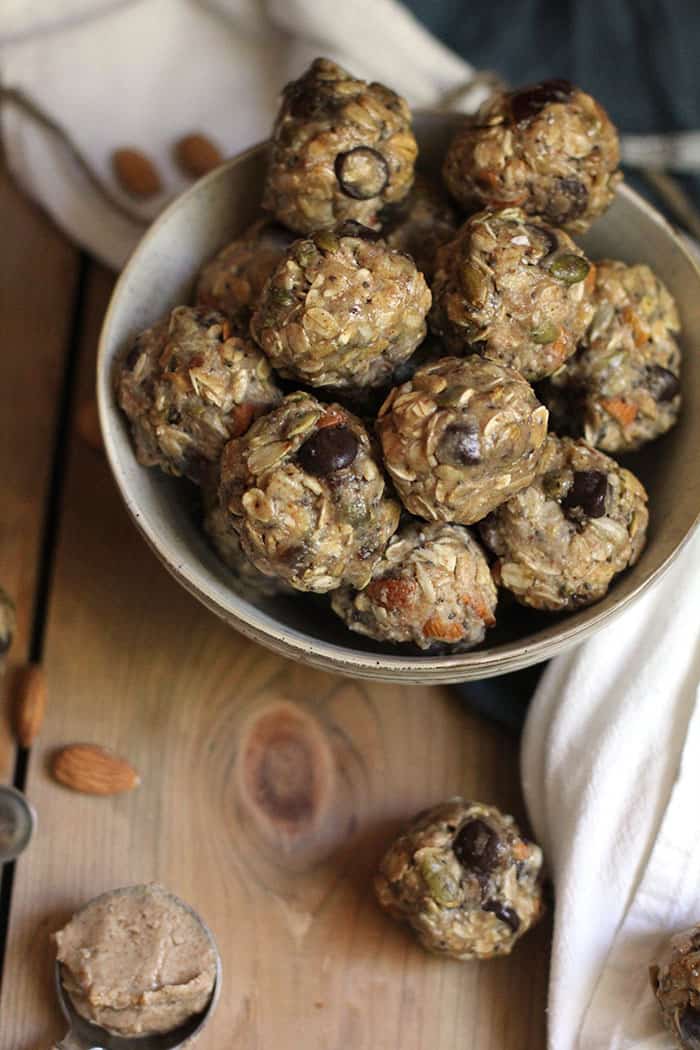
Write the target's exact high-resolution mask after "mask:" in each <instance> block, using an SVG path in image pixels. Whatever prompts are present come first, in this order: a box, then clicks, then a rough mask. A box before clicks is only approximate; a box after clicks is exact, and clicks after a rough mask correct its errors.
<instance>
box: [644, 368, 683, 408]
mask: <svg viewBox="0 0 700 1050" xmlns="http://www.w3.org/2000/svg"><path fill="white" fill-rule="evenodd" d="M647 383H648V385H649V393H650V394H651V396H652V397H653V398H654V400H655V401H673V399H674V397H676V396H677V394H679V393H680V391H681V384H680V382H679V381H678V376H675V375H674V374H673V372H669V370H668V368H662V367H661V365H650V366H649V368H648V369H647Z"/></svg>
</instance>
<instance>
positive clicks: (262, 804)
mask: <svg viewBox="0 0 700 1050" xmlns="http://www.w3.org/2000/svg"><path fill="white" fill-rule="evenodd" d="M333 780H334V765H333V757H332V754H331V751H330V748H329V745H328V742H327V739H326V736H325V734H324V732H323V730H322V729H321V727H320V726H319V724H318V723H317V722H316V720H315V719H314V718H312V717H311V716H310V715H308V714H307V713H306V712H305V711H303V710H302V709H301V708H298V707H295V706H294V705H293V704H291V703H287V702H284V703H280V704H275V705H274V706H272V707H268V708H266V709H264V710H263V711H261V712H260V713H259V714H257V715H256V716H255V717H254V718H253V719H252V720H251V721H250V722H249V723H248V726H247V727H246V729H245V730H244V733H243V736H242V740H241V749H240V752H239V788H240V790H241V793H242V796H243V800H244V802H245V803H246V806H247V808H248V809H249V810H252V812H253V814H254V815H255V817H256V821H257V823H258V824H263V825H266V826H267V829H268V831H274V830H276V831H277V833H282V835H283V836H284V837H286V838H290V837H291V838H296V837H298V836H301V835H303V834H305V833H306V832H308V831H310V830H311V829H312V828H313V827H315V826H316V825H317V824H318V822H319V821H320V819H321V818H322V815H323V813H324V812H325V811H326V809H327V808H328V803H329V801H330V796H331V794H332V790H333Z"/></svg>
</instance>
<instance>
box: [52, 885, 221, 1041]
mask: <svg viewBox="0 0 700 1050" xmlns="http://www.w3.org/2000/svg"><path fill="white" fill-rule="evenodd" d="M54 940H55V942H56V945H57V948H58V952H57V958H58V961H59V963H60V964H61V981H62V983H63V987H64V988H65V990H66V992H67V993H68V995H69V996H70V999H71V1002H72V1003H73V1006H74V1007H75V1009H76V1010H77V1011H78V1013H79V1014H80V1015H81V1016H82V1017H85V1018H87V1020H88V1021H91V1022H92V1023H93V1024H97V1025H100V1026H101V1027H102V1028H105V1029H106V1030H107V1031H108V1032H111V1033H112V1034H114V1035H119V1036H141V1035H156V1034H159V1033H165V1032H171V1031H173V1030H174V1029H175V1028H179V1026H180V1025H182V1024H184V1023H185V1021H187V1020H189V1018H190V1017H193V1016H194V1015H195V1014H198V1013H201V1011H202V1010H204V1008H205V1007H206V1006H207V1004H208V1003H209V1000H210V999H211V996H212V993H213V991H214V985H215V983H216V956H215V953H214V948H213V945H212V942H211V939H210V937H209V936H208V934H207V931H206V930H205V929H204V927H203V926H202V924H201V923H200V921H199V920H198V919H197V917H196V916H195V915H194V913H193V912H191V911H190V909H189V908H188V907H187V906H186V905H185V904H183V902H182V901H181V900H179V899H178V898H177V897H175V896H173V895H172V894H170V893H168V892H167V890H164V889H163V887H162V886H158V885H155V884H153V885H149V886H129V887H127V888H126V889H121V890H114V891H112V892H111V893H105V894H104V895H103V896H101V897H97V898H96V899H95V900H93V901H90V903H89V904H87V905H86V906H85V907H84V908H82V909H81V910H80V911H79V912H77V913H76V914H75V915H74V916H73V918H72V919H71V920H70V922H69V923H68V925H67V926H65V927H64V928H63V929H62V930H60V931H59V932H58V933H56V934H55V935H54Z"/></svg>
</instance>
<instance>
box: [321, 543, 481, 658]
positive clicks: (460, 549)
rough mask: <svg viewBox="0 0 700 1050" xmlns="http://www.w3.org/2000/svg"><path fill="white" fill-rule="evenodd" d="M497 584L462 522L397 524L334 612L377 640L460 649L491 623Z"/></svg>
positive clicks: (341, 593) (337, 599)
mask: <svg viewBox="0 0 700 1050" xmlns="http://www.w3.org/2000/svg"><path fill="white" fill-rule="evenodd" d="M497 597H498V596H497V592H496V586H495V584H494V582H493V578H492V576H491V571H490V569H489V566H488V562H487V561H486V557H485V555H484V552H483V550H482V549H481V546H480V545H479V543H478V542H477V541H476V540H475V539H474V538H473V537H472V535H471V534H470V533H469V532H468V530H467V529H465V528H463V527H462V526H460V525H445V524H442V523H438V524H430V525H427V524H423V523H422V522H420V523H415V524H409V525H406V526H403V527H402V528H401V529H400V530H399V531H398V532H397V533H396V534H395V535H394V536H393V537H392V538H391V540H389V545H388V546H387V548H386V550H385V551H384V554H383V556H382V557H381V558H380V559H379V561H378V562H377V564H376V565H375V567H374V572H373V573H372V579H371V580H370V582H369V583H368V584H367V586H366V587H365V588H364V590H361V591H356V590H355V589H353V588H351V587H341V588H340V589H339V590H337V591H335V592H334V594H333V599H332V602H331V605H332V608H333V612H335V613H337V615H338V616H339V617H340V618H341V620H343V622H344V623H345V624H346V625H347V626H348V627H349V628H350V630H351V631H357V632H358V633H359V634H365V635H368V636H369V637H370V638H375V639H376V640H377V641H379V642H412V643H413V644H414V645H417V646H418V648H419V649H434V648H438V647H445V646H447V647H449V649H450V651H451V652H465V651H466V650H467V649H472V648H473V647H474V646H475V645H478V644H479V642H482V641H483V640H484V636H485V634H486V629H487V628H488V627H493V625H494V624H495V622H496V619H495V615H494V614H495V610H496V602H497Z"/></svg>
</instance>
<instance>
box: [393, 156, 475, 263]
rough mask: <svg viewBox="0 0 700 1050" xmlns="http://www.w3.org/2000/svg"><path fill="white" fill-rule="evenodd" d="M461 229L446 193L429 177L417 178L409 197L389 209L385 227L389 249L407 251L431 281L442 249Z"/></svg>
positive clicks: (418, 176) (419, 176) (421, 176)
mask: <svg viewBox="0 0 700 1050" xmlns="http://www.w3.org/2000/svg"><path fill="white" fill-rule="evenodd" d="M382 217H383V218H384V216H382ZM458 226H459V219H458V217H457V212H456V211H455V209H454V208H453V207H452V205H451V204H450V202H449V200H448V199H447V197H446V196H445V194H444V193H443V192H441V191H440V189H439V188H438V187H437V186H435V185H434V184H433V183H432V182H430V181H429V180H428V179H426V178H425V176H423V175H417V176H416V181H415V183H414V184H413V189H412V190H411V192H410V193H409V195H408V197H406V199H405V200H404V201H403V202H402V203H401V204H399V205H397V206H396V207H395V208H392V209H387V212H386V217H385V223H384V225H383V227H382V228H383V231H384V237H385V238H386V243H387V244H388V245H389V247H390V248H395V249H396V250H397V251H401V252H407V253H408V254H409V255H410V256H411V257H412V258H413V260H414V262H415V264H416V266H417V267H418V269H419V270H420V271H421V273H423V274H425V276H426V277H427V278H428V279H429V280H430V279H431V278H432V276H433V273H434V271H435V256H436V253H437V250H438V248H439V247H440V245H441V244H444V243H445V241H449V240H451V239H452V238H453V237H454V235H455V233H456V232H457V227H458Z"/></svg>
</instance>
